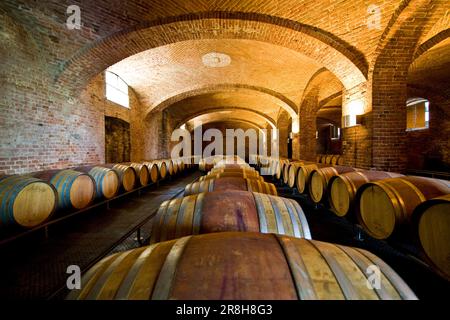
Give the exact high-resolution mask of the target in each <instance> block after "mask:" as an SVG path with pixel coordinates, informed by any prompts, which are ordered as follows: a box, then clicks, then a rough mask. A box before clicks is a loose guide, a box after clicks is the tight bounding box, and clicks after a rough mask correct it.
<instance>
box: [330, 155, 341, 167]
mask: <svg viewBox="0 0 450 320" xmlns="http://www.w3.org/2000/svg"><path fill="white" fill-rule="evenodd" d="M340 157H341V156H340V155H338V154H334V155H332V156H331V161H330V164H332V165H337V164H338V162H339V158H340Z"/></svg>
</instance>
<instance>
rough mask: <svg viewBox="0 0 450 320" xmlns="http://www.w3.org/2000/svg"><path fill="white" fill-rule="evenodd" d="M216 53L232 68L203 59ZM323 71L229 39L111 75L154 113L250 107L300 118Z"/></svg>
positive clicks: (177, 47) (156, 52) (128, 63)
mask: <svg viewBox="0 0 450 320" xmlns="http://www.w3.org/2000/svg"><path fill="white" fill-rule="evenodd" d="M212 52H217V53H221V54H226V55H227V56H229V57H230V59H231V60H230V62H229V65H226V66H223V67H211V66H208V65H204V64H203V62H202V57H203V56H204V55H206V54H209V53H212ZM320 68H321V65H320V64H318V63H317V62H315V61H314V60H312V59H310V58H308V57H306V56H304V55H302V54H300V53H298V52H296V51H294V50H290V49H287V48H284V47H281V46H276V45H272V44H268V43H264V42H259V41H254V40H237V39H227V40H191V41H183V42H177V43H174V44H170V45H166V46H162V47H158V48H155V49H150V50H147V51H144V52H142V53H139V54H136V55H134V56H131V57H129V58H127V59H125V60H122V61H121V62H119V63H117V64H115V65H113V66H112V67H110V68H109V70H111V71H112V72H115V73H116V74H118V75H119V76H121V77H122V78H123V79H124V80H125V81H126V82H127V83H128V84H129V85H130V86H131V87H133V88H134V90H135V91H136V93H137V94H138V96H139V97H140V99H141V102H142V104H143V105H144V106H146V109H147V110H148V112H151V111H152V110H155V109H156V110H158V111H159V110H160V109H161V107H160V106H161V105H164V107H168V106H169V105H168V104H172V103H175V106H173V105H172V107H171V111H173V112H176V111H180V112H182V114H186V112H190V111H193V112H198V111H199V110H197V108H198V107H201V108H202V109H204V108H207V107H219V106H220V107H246V108H250V109H254V110H260V111H262V112H264V113H266V114H268V115H269V116H272V117H275V116H276V114H277V113H278V111H279V109H280V108H284V109H286V110H287V111H288V112H289V111H292V112H293V113H296V112H297V110H296V109H297V107H296V106H298V105H299V104H300V101H301V98H302V95H303V91H304V89H305V87H306V85H307V84H308V81H309V80H310V78H311V76H312V75H313V74H314V73H315V72H316V71H317V70H318V69H320ZM199 92H211V94H199ZM175 96H178V98H177V99H175V100H180V101H175V100H174V99H173V97H175ZM276 96H280V97H281V98H277V97H276ZM167 100H169V101H170V102H169V103H165V101H167ZM175 107H177V108H175Z"/></svg>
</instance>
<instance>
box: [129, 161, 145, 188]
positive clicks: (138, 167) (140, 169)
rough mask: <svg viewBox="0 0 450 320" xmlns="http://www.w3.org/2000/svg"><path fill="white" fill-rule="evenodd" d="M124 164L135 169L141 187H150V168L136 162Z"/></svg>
mask: <svg viewBox="0 0 450 320" xmlns="http://www.w3.org/2000/svg"><path fill="white" fill-rule="evenodd" d="M123 164H124V165H129V166H130V167H132V168H133V169H134V171H135V173H136V176H137V182H138V183H139V184H140V185H141V186H146V185H148V183H149V181H150V172H149V170H148V167H147V166H146V165H145V164H142V163H135V162H131V163H123Z"/></svg>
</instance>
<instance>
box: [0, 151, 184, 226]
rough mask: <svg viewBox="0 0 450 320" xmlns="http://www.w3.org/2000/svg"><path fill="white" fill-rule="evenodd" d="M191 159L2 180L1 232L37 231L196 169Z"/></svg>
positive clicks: (154, 161) (91, 168) (52, 172)
mask: <svg viewBox="0 0 450 320" xmlns="http://www.w3.org/2000/svg"><path fill="white" fill-rule="evenodd" d="M192 166H193V164H192V161H190V159H174V160H170V159H162V160H152V161H144V162H142V163H122V164H102V165H94V166H79V167H75V168H70V169H63V170H47V171H40V172H34V173H29V174H25V175H12V176H3V177H0V229H1V228H5V227H9V226H20V227H24V228H33V227H36V226H38V225H40V224H42V223H44V222H45V221H47V220H48V219H49V218H50V217H51V216H52V214H53V213H54V212H56V211H64V210H71V209H78V210H80V209H84V208H86V207H88V206H89V205H90V204H92V203H93V202H94V201H95V200H98V199H112V198H114V197H115V196H117V195H118V194H119V192H121V191H122V192H129V191H132V190H134V189H135V188H138V187H140V186H146V185H148V184H150V183H155V182H157V181H158V180H162V179H165V178H166V177H167V176H168V175H174V174H176V173H177V172H181V171H183V170H185V169H186V168H187V167H192Z"/></svg>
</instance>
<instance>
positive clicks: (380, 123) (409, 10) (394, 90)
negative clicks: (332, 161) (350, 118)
mask: <svg viewBox="0 0 450 320" xmlns="http://www.w3.org/2000/svg"><path fill="white" fill-rule="evenodd" d="M431 4H432V1H430V0H409V1H403V2H402V4H401V6H400V7H399V8H398V9H397V12H396V14H395V15H394V16H393V17H392V19H391V23H390V27H389V28H387V29H386V31H385V34H384V35H383V37H382V39H381V41H380V43H379V46H378V49H377V56H376V60H375V63H374V66H373V70H372V71H370V72H369V79H370V80H371V82H372V92H371V94H372V101H371V102H372V115H371V117H372V119H371V120H372V123H371V128H369V129H371V131H372V133H371V134H372V148H371V149H372V154H371V156H370V163H368V166H370V167H375V168H377V169H381V170H387V171H398V172H402V171H404V170H405V169H406V161H407V157H406V139H405V138H406V131H405V130H406V99H407V76H408V68H409V66H410V64H411V63H412V61H413V55H414V52H415V51H416V48H417V46H418V43H419V41H420V38H421V36H422V35H423V34H425V33H426V32H427V30H429V28H430V27H431V25H432V23H433V22H435V21H434V20H433V13H434V12H435V10H436V8H437V7H436V6H435V7H433V6H432V5H431ZM417 21H421V22H422V23H418V22H417Z"/></svg>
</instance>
